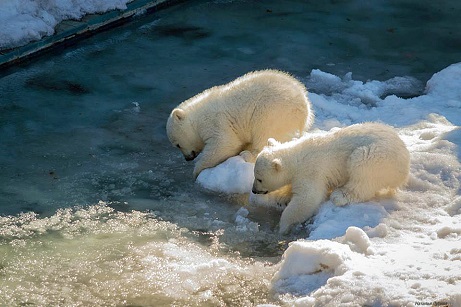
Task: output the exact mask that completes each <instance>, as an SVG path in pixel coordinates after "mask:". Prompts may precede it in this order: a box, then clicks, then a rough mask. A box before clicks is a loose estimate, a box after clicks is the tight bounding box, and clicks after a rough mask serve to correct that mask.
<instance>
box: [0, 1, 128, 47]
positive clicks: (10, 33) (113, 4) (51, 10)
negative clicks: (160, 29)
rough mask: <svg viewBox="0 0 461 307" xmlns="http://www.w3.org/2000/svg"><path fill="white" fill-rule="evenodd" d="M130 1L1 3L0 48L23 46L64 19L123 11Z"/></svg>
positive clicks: (47, 32)
mask: <svg viewBox="0 0 461 307" xmlns="http://www.w3.org/2000/svg"><path fill="white" fill-rule="evenodd" d="M132 1H133V0H107V1H106V0H91V1H86V0H79V1H71V0H53V1H46V2H43V1H42V2H40V1H39V2H37V1H33V0H11V1H6V2H5V1H4V2H2V9H1V10H0V23H1V24H2V27H0V50H1V49H9V48H15V47H19V46H23V45H25V44H27V43H29V42H32V41H36V40H39V39H41V38H43V37H45V36H50V35H53V34H54V33H55V27H56V25H58V24H59V23H60V22H61V21H64V20H80V19H81V18H82V17H83V16H85V15H88V14H95V13H104V12H108V11H112V10H124V9H126V8H127V3H130V2H132Z"/></svg>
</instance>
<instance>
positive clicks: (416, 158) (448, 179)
mask: <svg viewBox="0 0 461 307" xmlns="http://www.w3.org/2000/svg"><path fill="white" fill-rule="evenodd" d="M304 81H305V82H306V84H307V86H308V88H309V90H310V93H309V98H310V99H311V101H312V104H313V106H314V108H315V114H316V124H315V126H314V128H313V130H312V131H311V132H310V133H315V134H325V133H328V131H330V130H331V129H336V128H338V127H344V126H347V125H350V124H354V123H358V122H364V121H379V122H384V123H387V124H390V125H393V126H394V127H395V128H396V130H397V131H398V133H399V135H400V137H401V138H402V139H403V141H404V142H405V143H406V145H407V147H408V149H409V150H410V153H411V173H410V179H409V182H408V185H407V186H406V188H404V189H402V190H400V191H397V193H396V194H395V195H383V196H382V197H379V198H377V199H374V200H372V201H369V202H366V203H360V204H351V205H349V206H345V207H335V206H334V205H333V204H332V203H331V202H330V201H326V202H325V203H324V204H323V205H322V207H321V208H320V211H319V213H318V214H317V215H316V216H315V217H314V218H313V220H312V221H311V223H310V224H307V225H306V226H305V227H307V228H308V230H309V236H308V237H307V238H305V239H300V240H297V241H294V242H292V243H291V244H290V246H289V247H288V249H287V250H286V251H285V253H284V255H283V259H282V261H281V262H280V263H279V264H278V268H277V272H276V273H275V274H274V276H273V279H272V283H271V287H272V291H273V292H274V293H275V295H276V296H277V297H278V298H279V299H280V300H281V301H282V302H284V304H288V305H292V306H339V305H341V306H359V305H360V306H363V305H367V306H416V305H418V304H420V303H424V302H426V303H427V302H430V303H432V302H437V303H443V302H446V303H448V304H450V306H461V288H460V283H461V266H460V262H459V261H460V259H461V219H460V218H459V217H460V213H461V196H460V194H461V193H460V179H461V167H460V163H459V158H460V156H461V150H460V146H461V130H460V128H459V127H458V125H460V123H461V108H460V106H461V86H460V84H461V63H458V64H453V65H451V66H449V67H447V68H446V69H444V70H442V71H440V72H438V73H436V74H434V75H433V77H432V78H431V79H430V80H429V81H428V82H427V84H426V86H425V90H424V94H423V95H421V96H415V97H413V96H414V94H415V93H417V92H418V91H419V90H420V89H421V86H422V85H421V84H419V83H418V82H417V81H416V80H415V79H412V78H408V77H399V78H392V79H390V80H387V81H368V82H361V81H355V80H353V79H352V75H351V74H350V73H349V74H347V75H346V76H344V77H343V78H340V77H338V76H334V75H331V74H328V73H326V72H322V71H319V70H313V71H312V72H311V74H310V76H308V77H307V78H305V80H304ZM405 97H410V98H405ZM245 172H248V173H245ZM251 172H252V167H250V165H248V163H246V162H244V161H243V160H242V159H240V158H236V159H234V158H231V159H229V160H227V161H226V162H224V163H223V164H221V165H219V166H217V167H216V168H214V169H210V170H207V173H208V174H213V176H209V175H206V176H203V177H201V178H199V182H200V184H201V185H203V186H207V187H208V188H209V189H211V190H215V191H220V192H226V193H244V192H246V193H249V192H250V189H251V184H250V183H249V182H250V181H251V180H250V179H251V178H252V173H251ZM238 178H243V179H242V181H240V179H238ZM239 186H240V188H239ZM252 196H253V195H252ZM253 197H254V196H253ZM238 216H241V218H245V219H246V218H247V217H246V214H244V215H238ZM236 222H237V221H236Z"/></svg>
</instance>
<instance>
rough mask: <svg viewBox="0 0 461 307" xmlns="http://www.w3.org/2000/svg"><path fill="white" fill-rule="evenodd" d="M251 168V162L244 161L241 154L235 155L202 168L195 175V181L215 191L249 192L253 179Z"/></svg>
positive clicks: (228, 192) (229, 192)
mask: <svg viewBox="0 0 461 307" xmlns="http://www.w3.org/2000/svg"><path fill="white" fill-rule="evenodd" d="M253 169H254V164H253V163H249V162H246V161H245V160H244V159H243V158H242V157H241V156H235V157H231V158H229V159H227V160H226V161H224V162H223V163H221V164H219V165H217V166H215V167H213V168H207V169H205V170H203V171H202V172H201V173H200V175H199V176H198V177H197V183H198V184H199V185H201V186H202V187H204V188H205V189H208V190H211V191H215V192H222V193H227V194H234V193H238V194H244V193H249V192H250V191H251V187H252V185H253V180H254V175H253Z"/></svg>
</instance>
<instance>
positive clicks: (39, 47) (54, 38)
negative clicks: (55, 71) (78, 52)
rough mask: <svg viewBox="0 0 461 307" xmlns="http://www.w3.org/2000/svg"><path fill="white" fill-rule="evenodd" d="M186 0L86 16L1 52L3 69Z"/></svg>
mask: <svg viewBox="0 0 461 307" xmlns="http://www.w3.org/2000/svg"><path fill="white" fill-rule="evenodd" d="M183 1H184V0H133V1H132V2H130V3H128V4H127V8H126V9H125V10H115V11H109V12H106V13H103V14H92V15H86V16H84V17H83V18H82V19H81V20H79V21H75V20H65V21H62V22H61V23H60V24H58V25H57V26H56V28H55V33H54V34H53V35H51V36H46V37H43V38H42V39H41V40H39V41H35V42H31V43H29V44H27V45H24V46H21V47H17V48H13V49H7V50H3V51H0V69H1V68H5V67H8V66H12V65H14V64H18V63H20V62H23V61H25V60H27V59H30V58H31V57H35V56H39V55H41V54H43V53H44V52H46V51H49V50H51V49H54V48H56V47H58V46H63V45H64V46H65V45H66V44H71V43H72V42H75V41H76V40H79V39H82V38H85V37H88V36H90V35H93V34H95V33H97V32H100V31H104V30H107V29H110V28H113V27H116V26H118V25H120V24H123V23H125V22H128V21H130V20H131V19H132V18H133V17H134V16H136V15H139V14H144V13H151V12H154V11H158V10H160V9H162V8H165V7H168V6H171V5H174V4H176V3H179V2H183Z"/></svg>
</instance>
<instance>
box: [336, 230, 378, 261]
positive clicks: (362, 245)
mask: <svg viewBox="0 0 461 307" xmlns="http://www.w3.org/2000/svg"><path fill="white" fill-rule="evenodd" d="M343 242H344V243H346V244H347V245H349V247H350V248H351V250H353V251H355V252H358V253H362V254H365V255H372V254H374V251H373V249H372V248H371V247H370V246H371V241H370V238H369V237H368V235H367V234H366V233H365V231H363V230H362V229H360V228H358V227H355V226H351V227H349V228H347V230H346V235H345V236H344V240H343Z"/></svg>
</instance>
